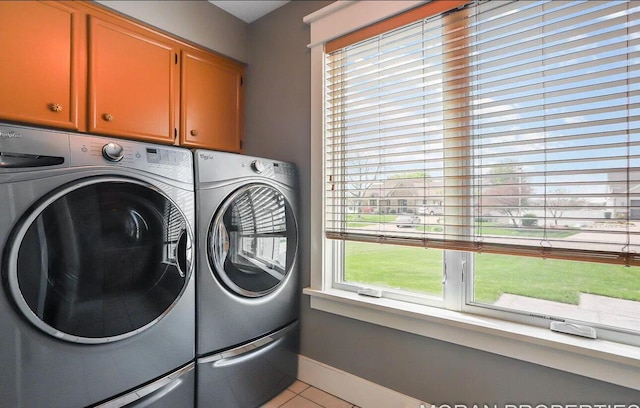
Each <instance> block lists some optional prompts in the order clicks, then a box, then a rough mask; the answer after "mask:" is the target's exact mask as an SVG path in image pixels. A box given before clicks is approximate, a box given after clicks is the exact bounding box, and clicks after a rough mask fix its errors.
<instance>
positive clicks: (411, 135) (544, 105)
mask: <svg viewBox="0 0 640 408" xmlns="http://www.w3.org/2000/svg"><path fill="white" fill-rule="evenodd" d="M439 3H440V4H442V3H449V4H450V5H451V4H453V3H454V2H439ZM430 7H431V8H433V7H434V3H428V4H427V5H426V6H423V7H422V9H425V10H427V12H426V14H427V15H426V18H421V19H418V20H417V21H413V22H410V23H409V24H405V25H402V26H399V27H395V28H393V29H391V30H389V29H385V30H384V31H382V32H379V33H376V34H375V35H373V36H367V37H366V38H357V40H349V39H347V40H346V42H345V40H344V39H343V38H340V39H338V40H336V41H334V42H329V43H328V44H327V46H326V49H325V73H324V77H325V101H324V107H325V118H324V142H325V144H324V163H325V169H324V174H325V182H326V185H325V192H324V219H325V222H324V229H325V236H326V243H325V248H326V251H327V257H328V259H329V260H330V261H329V262H327V263H326V265H327V268H329V269H330V271H329V272H331V273H330V275H331V285H332V286H333V287H334V288H338V289H343V290H352V291H358V290H359V289H363V288H375V289H376V292H373V293H376V294H377V293H379V294H380V295H381V296H383V297H388V298H393V299H399V300H403V301H407V302H413V303H421V304H427V305H433V306H440V307H443V308H451V309H455V310H461V311H465V312H472V313H479V314H488V315H494V316H499V317H501V318H506V319H513V320H517V321H526V322H529V323H534V324H539V325H547V326H548V325H549V320H566V321H570V322H577V323H583V324H589V325H591V326H595V327H597V329H598V333H599V335H601V336H602V335H604V336H609V335H610V336H612V338H614V339H623V338H624V339H625V340H624V341H627V340H628V339H629V338H632V340H631V341H636V340H633V339H637V333H638V332H640V321H639V320H638V319H637V316H638V313H639V311H640V257H638V256H637V253H638V249H639V248H638V247H639V245H640V238H639V235H638V232H640V222H639V221H638V220H637V219H638V218H640V217H638V213H640V207H637V204H638V203H640V135H639V132H638V128H639V127H640V122H639V121H638V118H639V116H638V114H639V113H640V111H639V109H638V107H639V106H640V105H639V102H640V97H639V86H638V84H639V83H640V81H639V77H640V75H639V73H640V69H639V68H638V62H639V60H638V55H639V54H638V51H640V49H639V44H640V39H639V38H638V37H639V36H638V34H639V32H640V30H639V24H638V23H639V15H640V14H639V13H640V5H636V4H635V3H633V2H625V1H583V2H549V1H539V2H538V1H536V2H533V1H532V2H515V1H514V2H511V1H487V2H475V3H474V2H472V3H469V4H466V5H464V6H462V7H458V8H455V9H452V10H435V11H434V10H432V11H431V12H429V11H428V10H429V8H430ZM412 12H414V11H412ZM429 14H433V15H429ZM383 24H384V23H383ZM374 31H375V30H374ZM374 202H375V203H377V204H378V205H377V206H373V203H374ZM378 291H379V292H378Z"/></svg>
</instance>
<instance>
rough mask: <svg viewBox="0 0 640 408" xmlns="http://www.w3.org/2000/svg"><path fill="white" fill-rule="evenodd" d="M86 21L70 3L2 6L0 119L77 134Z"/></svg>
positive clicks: (3, 3) (80, 113)
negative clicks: (59, 128)
mask: <svg viewBox="0 0 640 408" xmlns="http://www.w3.org/2000/svg"><path fill="white" fill-rule="evenodd" d="M82 17H83V15H81V14H80V13H79V12H78V11H76V10H75V9H74V8H73V7H70V6H69V3H68V2H53V1H51V2H39V1H0V27H1V29H0V50H2V60H1V61H0V119H4V120H9V121H18V122H27V123H33V124H38V125H43V126H52V127H61V128H66V129H78V128H79V123H78V120H79V118H80V117H81V116H82V115H84V111H83V108H84V106H80V104H79V95H80V92H81V90H83V88H82V87H83V81H84V77H83V76H84V74H85V71H84V68H83V64H84V61H85V60H84V57H83V55H82V51H83V45H84V38H83V36H82V33H81V27H82V23H83V22H82Z"/></svg>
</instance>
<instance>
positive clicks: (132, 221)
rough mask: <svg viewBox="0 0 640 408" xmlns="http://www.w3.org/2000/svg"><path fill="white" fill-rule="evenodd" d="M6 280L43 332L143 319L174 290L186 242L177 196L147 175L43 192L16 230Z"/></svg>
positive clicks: (182, 281) (125, 332) (74, 333)
mask: <svg viewBox="0 0 640 408" xmlns="http://www.w3.org/2000/svg"><path fill="white" fill-rule="evenodd" d="M13 237H14V238H13V240H12V246H11V247H10V252H9V256H8V259H9V263H8V280H9V288H10V290H11V292H12V295H13V298H14V300H15V301H16V304H17V306H18V307H19V308H20V309H21V310H22V311H23V313H24V314H25V316H26V317H27V318H28V319H29V320H31V321H32V322H33V323H34V324H35V325H36V326H38V327H39V328H40V329H42V330H44V331H45V332H47V333H49V334H51V335H54V336H56V337H58V338H61V339H63V340H68V341H73V342H79V343H104V342H111V341H115V340H119V339H122V338H126V337H129V336H132V335H134V334H136V333H139V332H140V331H142V330H144V329H146V328H148V327H150V326H151V325H153V324H154V323H155V322H156V321H158V320H159V319H160V318H161V317H162V316H164V315H165V314H166V313H167V312H168V310H169V309H170V308H171V307H172V306H173V305H174V304H175V302H176V301H177V300H178V299H179V298H180V296H181V295H182V292H183V291H184V288H185V287H186V284H187V282H188V279H189V274H190V270H191V268H190V265H191V258H192V254H191V253H192V250H193V248H192V245H191V237H190V232H189V229H188V226H187V222H186V220H185V218H184V216H183V214H182V213H181V212H180V210H179V209H178V208H177V207H176V206H175V204H174V203H173V202H172V201H171V200H170V199H169V198H168V197H167V196H165V195H164V194H163V193H162V192H160V191H159V190H157V189H156V188H155V187H153V186H151V185H147V184H145V183H142V182H138V181H134V180H129V179H124V178H122V179H121V178H97V179H87V180H84V181H83V182H78V183H74V184H72V185H68V186H66V187H64V188H62V189H60V190H58V191H57V192H55V193H53V194H51V195H50V196H48V197H46V198H44V199H43V200H42V201H41V202H40V203H39V204H38V205H37V206H36V207H35V209H32V211H31V212H30V213H29V214H28V215H27V216H26V218H25V219H24V220H23V222H22V223H21V224H20V225H19V226H18V227H17V229H16V231H14V235H13Z"/></svg>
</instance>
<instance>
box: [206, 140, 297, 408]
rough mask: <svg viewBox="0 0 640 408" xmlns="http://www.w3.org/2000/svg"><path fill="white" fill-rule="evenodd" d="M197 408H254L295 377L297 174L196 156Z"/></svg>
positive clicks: (243, 160)
mask: <svg viewBox="0 0 640 408" xmlns="http://www.w3.org/2000/svg"><path fill="white" fill-rule="evenodd" d="M194 155H195V160H194V161H195V169H196V208H197V215H196V226H197V248H198V251H197V254H198V255H197V262H196V263H197V268H196V282H197V285H196V288H197V290H196V315H197V336H196V337H197V342H196V352H197V355H198V359H197V369H196V372H197V388H196V389H197V392H196V394H197V397H196V398H197V402H198V406H202V407H208V406H220V407H225V408H232V407H256V406H259V405H260V404H261V403H264V402H265V401H267V400H269V399H270V398H272V397H273V396H275V395H277V394H278V393H280V392H281V391H282V390H283V389H285V388H286V387H287V386H289V385H290V384H291V383H292V382H293V381H294V380H295V378H296V374H297V352H298V314H299V310H298V309H299V297H300V290H299V276H298V261H297V251H298V225H297V218H296V209H297V207H296V205H297V204H296V202H297V199H296V194H297V191H296V179H297V176H296V168H295V166H294V165H293V164H291V163H285V162H278V161H275V160H269V159H263V158H257V157H250V156H244V155H238V154H233V153H225V152H214V151H208V150H196V151H195V152H194Z"/></svg>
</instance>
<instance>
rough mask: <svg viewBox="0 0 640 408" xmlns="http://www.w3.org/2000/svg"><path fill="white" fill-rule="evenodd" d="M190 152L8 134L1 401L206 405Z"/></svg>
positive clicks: (61, 135) (2, 186) (4, 135)
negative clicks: (198, 358) (201, 384)
mask: <svg viewBox="0 0 640 408" xmlns="http://www.w3.org/2000/svg"><path fill="white" fill-rule="evenodd" d="M192 165H193V159H192V155H191V152H190V151H188V150H184V149H180V148H175V147H169V146H158V145H151V144H146V143H139V142H132V141H127V140H122V139H119V140H115V139H107V138H102V137H97V136H91V135H81V134H71V133H65V132H58V131H50V130H43V129H33V128H28V127H21V126H13V125H11V126H10V125H4V124H0V208H2V211H1V212H0V250H1V252H0V266H1V268H2V269H1V272H2V286H3V290H2V291H0V361H1V362H2V369H3V375H2V376H0V401H2V405H3V406H10V407H45V406H46V407H48V408H52V407H61V408H62V407H64V408H71V407H86V406H93V405H98V406H102V407H120V406H124V405H125V404H130V405H127V406H139V407H141V406H148V405H151V404H153V406H154V407H193V405H194V386H195V369H194V367H195V364H194V357H195V346H194V344H195V316H194V313H195V312H194V310H195V288H194V277H193V276H192V275H193V274H192V259H193V251H194V248H193V245H192V239H193V235H192V226H193V221H194V217H195V213H194V208H195V203H194V190H193V187H194V184H193V168H192Z"/></svg>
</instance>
